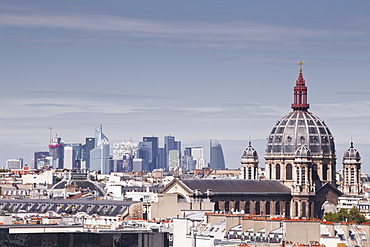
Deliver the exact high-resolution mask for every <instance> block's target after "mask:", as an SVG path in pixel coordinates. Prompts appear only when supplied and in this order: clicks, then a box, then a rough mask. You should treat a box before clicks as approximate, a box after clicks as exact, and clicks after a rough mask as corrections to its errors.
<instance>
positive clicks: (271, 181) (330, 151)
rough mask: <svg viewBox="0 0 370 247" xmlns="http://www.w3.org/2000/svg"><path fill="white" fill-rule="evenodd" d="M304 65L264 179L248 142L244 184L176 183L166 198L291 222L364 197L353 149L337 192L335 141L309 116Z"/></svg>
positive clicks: (276, 131) (275, 134) (275, 132)
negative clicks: (350, 197) (348, 199)
mask: <svg viewBox="0 0 370 247" xmlns="http://www.w3.org/2000/svg"><path fill="white" fill-rule="evenodd" d="M302 64H303V63H302V62H300V63H299V65H300V69H299V75H298V79H297V80H296V85H295V87H294V101H293V104H292V105H291V108H292V111H291V112H289V113H288V114H287V115H285V116H284V117H282V118H281V119H280V120H279V121H277V123H276V124H275V125H274V126H273V128H272V130H271V131H270V133H269V136H268V138H267V148H266V151H265V156H264V158H265V176H266V177H265V178H264V179H260V178H259V177H258V169H259V166H258V164H259V158H258V154H257V151H256V150H255V149H254V148H253V147H252V144H251V142H249V145H248V147H246V148H245V150H244V151H243V153H242V157H241V171H240V179H234V180H221V179H212V180H211V179H208V180H207V179H186V180H185V179H184V180H179V179H175V180H173V181H172V182H171V183H170V184H168V185H167V186H166V187H165V188H164V190H163V193H172V194H177V195H178V197H179V200H186V201H201V200H210V201H211V202H214V211H216V212H226V213H229V212H235V211H237V212H241V213H246V214H254V215H282V216H284V217H290V218H320V217H322V214H323V205H327V204H333V205H337V204H338V197H339V196H340V195H342V194H343V193H346V194H351V195H358V193H361V192H362V186H361V185H362V184H361V179H360V174H361V158H360V154H359V152H358V151H357V150H356V149H355V148H354V147H353V144H351V147H350V148H349V149H348V151H347V152H346V153H345V154H344V157H343V168H344V169H343V170H344V174H343V177H344V179H343V182H342V185H341V186H340V188H341V189H342V191H340V190H338V189H337V181H336V172H337V170H336V151H335V143H334V138H333V135H332V133H331V131H330V130H329V128H328V126H327V125H326V124H325V122H324V121H323V120H321V119H320V118H318V117H317V116H315V115H314V114H313V113H311V112H309V111H308V109H309V104H308V102H307V91H308V88H307V86H306V84H305V80H304V79H303V73H302ZM342 192H343V193H342Z"/></svg>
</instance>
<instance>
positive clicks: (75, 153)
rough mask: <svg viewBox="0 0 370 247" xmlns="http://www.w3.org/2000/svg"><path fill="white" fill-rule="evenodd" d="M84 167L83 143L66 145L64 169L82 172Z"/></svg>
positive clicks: (68, 143) (66, 143)
mask: <svg viewBox="0 0 370 247" xmlns="http://www.w3.org/2000/svg"><path fill="white" fill-rule="evenodd" d="M81 165H82V143H76V142H65V143H64V165H63V168H64V169H69V170H81V168H82V167H81Z"/></svg>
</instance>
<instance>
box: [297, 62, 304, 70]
mask: <svg viewBox="0 0 370 247" xmlns="http://www.w3.org/2000/svg"><path fill="white" fill-rule="evenodd" d="M298 65H299V72H302V65H303V63H302V61H299V63H298Z"/></svg>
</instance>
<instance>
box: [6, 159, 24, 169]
mask: <svg viewBox="0 0 370 247" xmlns="http://www.w3.org/2000/svg"><path fill="white" fill-rule="evenodd" d="M22 168H23V159H22V158H19V159H8V160H7V161H6V169H8V170H12V169H22Z"/></svg>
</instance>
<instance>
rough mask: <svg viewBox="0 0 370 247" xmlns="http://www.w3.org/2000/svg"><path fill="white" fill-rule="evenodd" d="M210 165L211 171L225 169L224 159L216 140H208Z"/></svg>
mask: <svg viewBox="0 0 370 247" xmlns="http://www.w3.org/2000/svg"><path fill="white" fill-rule="evenodd" d="M209 146H210V163H209V166H210V168H211V169H225V158H224V153H223V151H222V146H221V144H220V143H219V142H218V141H216V140H210V143H209Z"/></svg>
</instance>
